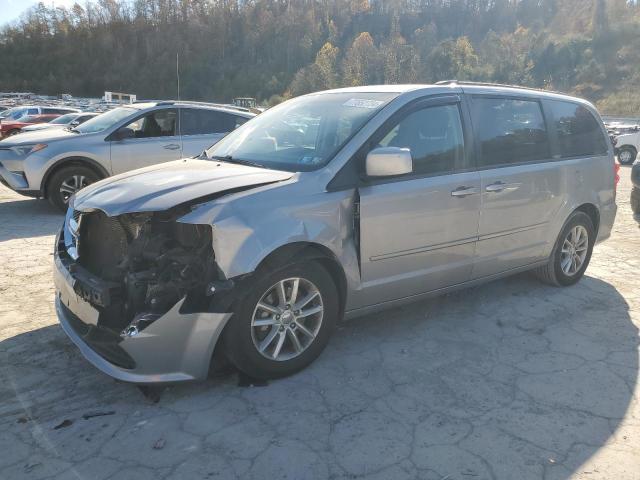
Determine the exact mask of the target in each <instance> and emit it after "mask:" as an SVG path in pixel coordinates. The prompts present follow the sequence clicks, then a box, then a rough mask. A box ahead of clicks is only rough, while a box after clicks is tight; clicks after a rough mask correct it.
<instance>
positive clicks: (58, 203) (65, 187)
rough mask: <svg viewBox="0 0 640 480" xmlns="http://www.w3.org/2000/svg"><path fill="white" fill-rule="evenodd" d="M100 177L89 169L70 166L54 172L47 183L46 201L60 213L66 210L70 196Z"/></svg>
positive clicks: (80, 166)
mask: <svg viewBox="0 0 640 480" xmlns="http://www.w3.org/2000/svg"><path fill="white" fill-rule="evenodd" d="M98 180H100V177H99V176H98V175H97V174H96V172H94V171H93V170H92V169H91V168H89V167H83V166H82V165H72V166H69V167H63V168H61V169H60V170H58V171H57V172H55V173H54V174H53V175H52V176H51V178H50V179H49V182H48V183H47V199H48V200H49V202H50V203H51V205H53V206H54V207H56V208H58V209H59V210H61V211H63V212H64V211H66V210H67V205H68V203H69V198H71V195H73V194H74V193H76V192H77V191H79V190H81V189H82V188H84V187H86V186H87V185H90V184H91V183H94V182H97V181H98Z"/></svg>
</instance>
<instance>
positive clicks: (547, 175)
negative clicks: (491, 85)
mask: <svg viewBox="0 0 640 480" xmlns="http://www.w3.org/2000/svg"><path fill="white" fill-rule="evenodd" d="M471 112H472V118H473V124H474V130H475V132H476V136H477V139H478V148H479V152H478V153H479V155H478V167H479V169H480V176H481V179H482V212H481V215H480V228H479V231H478V235H479V238H478V245H477V248H476V262H475V264H474V267H473V278H480V277H485V276H489V275H493V274H497V273H501V272H505V271H508V270H511V269H514V268H518V267H522V266H525V265H528V264H531V263H534V262H536V261H537V260H540V259H541V258H542V256H543V252H544V248H545V244H546V242H548V241H549V238H548V237H549V234H548V231H549V230H548V229H549V222H550V220H551V219H552V218H554V216H555V215H556V213H557V212H558V211H559V209H560V208H561V207H562V204H563V202H564V201H565V200H566V198H565V197H564V196H563V194H562V193H563V191H564V188H563V183H564V182H565V179H564V178H563V176H562V175H561V174H560V173H561V169H559V168H558V162H557V161H552V159H551V152H550V147H549V140H548V135H547V129H546V126H545V121H544V117H543V115H542V109H541V105H540V103H539V102H538V101H537V100H535V99H517V98H508V97H507V98H499V97H484V96H475V97H473V99H472V102H471Z"/></svg>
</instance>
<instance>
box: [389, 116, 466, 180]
mask: <svg viewBox="0 0 640 480" xmlns="http://www.w3.org/2000/svg"><path fill="white" fill-rule="evenodd" d="M379 146H381V147H399V148H409V149H410V150H411V157H412V159H413V175H416V174H417V175H431V174H439V173H447V172H452V171H454V170H455V169H456V166H457V165H461V164H462V162H463V158H464V138H463V134H462V123H461V121H460V111H459V109H458V106H457V105H440V106H435V107H428V108H423V109H421V110H416V111H415V112H411V113H410V114H408V115H407V116H405V117H403V118H402V120H400V122H399V123H397V124H396V125H394V126H393V127H392V128H391V129H390V130H389V131H388V133H387V134H386V135H385V136H384V137H383V138H382V140H381V141H380V143H379Z"/></svg>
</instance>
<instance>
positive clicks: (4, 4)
mask: <svg viewBox="0 0 640 480" xmlns="http://www.w3.org/2000/svg"><path fill="white" fill-rule="evenodd" d="M77 1H78V0H0V25H5V24H7V23H9V22H12V21H14V20H17V19H18V17H20V14H21V13H22V12H24V11H25V10H26V9H28V8H29V7H32V6H33V5H36V4H38V3H39V2H42V3H44V4H45V5H47V6H51V5H54V6H60V7H70V6H72V5H73V4H74V3H76V2H77ZM80 3H81V4H82V3H83V2H80Z"/></svg>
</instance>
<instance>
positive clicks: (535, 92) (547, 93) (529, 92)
mask: <svg viewBox="0 0 640 480" xmlns="http://www.w3.org/2000/svg"><path fill="white" fill-rule="evenodd" d="M443 88H457V89H459V90H458V91H459V92H466V93H474V92H475V93H496V94H499V93H502V94H505V93H509V94H514V93H517V94H519V95H523V96H531V97H541V96H542V97H547V98H551V99H554V98H555V99H558V100H559V99H564V100H567V99H570V100H573V101H575V102H579V103H583V104H586V105H590V106H592V105H591V103H590V102H588V101H587V100H585V99H582V98H579V97H574V96H571V95H567V94H565V93H561V92H554V91H551V90H543V89H540V88H532V87H525V86H518V85H504V84H500V83H483V82H468V81H458V80H443V81H440V82H436V83H434V84H405V85H366V86H362V87H347V88H338V89H333V90H325V91H323V92H316V93H320V94H325V93H398V94H402V93H407V92H412V91H416V90H425V93H427V92H428V90H434V93H436V91H439V92H442V89H443ZM311 95H313V94H311Z"/></svg>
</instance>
